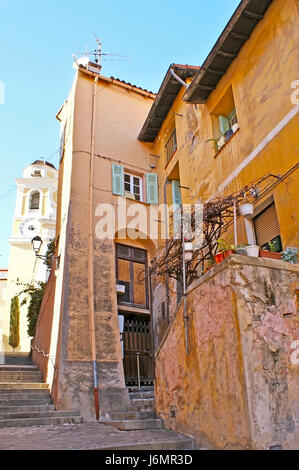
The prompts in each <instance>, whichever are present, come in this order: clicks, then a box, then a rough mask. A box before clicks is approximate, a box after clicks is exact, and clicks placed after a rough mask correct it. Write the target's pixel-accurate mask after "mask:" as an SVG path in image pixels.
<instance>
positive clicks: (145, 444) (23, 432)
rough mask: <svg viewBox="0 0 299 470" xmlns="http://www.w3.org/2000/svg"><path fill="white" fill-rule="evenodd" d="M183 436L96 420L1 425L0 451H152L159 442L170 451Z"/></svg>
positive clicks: (160, 430)
mask: <svg viewBox="0 0 299 470" xmlns="http://www.w3.org/2000/svg"><path fill="white" fill-rule="evenodd" d="M183 439H184V436H182V435H180V434H176V433H174V432H172V431H169V430H166V429H147V430H142V431H119V430H118V429H116V428H113V427H112V426H108V425H105V424H102V423H98V422H92V423H82V424H63V425H58V426H32V427H23V428H0V450H121V449H126V450H127V449H128V450H140V449H141V450H142V449H151V450H155V449H161V447H158V445H159V444H158V443H160V442H161V441H163V442H164V443H165V444H164V445H165V446H166V447H164V448H165V449H166V450H173V449H175V444H176V443H178V441H180V440H182V441H183ZM180 448H181V449H182V447H180ZM183 448H184V447H183ZM188 448H189V449H190V447H188Z"/></svg>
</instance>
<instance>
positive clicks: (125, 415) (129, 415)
mask: <svg viewBox="0 0 299 470" xmlns="http://www.w3.org/2000/svg"><path fill="white" fill-rule="evenodd" d="M152 418H155V416H154V413H153V411H144V412H138V411H119V412H114V413H111V419H112V420H117V421H119V420H129V419H132V420H144V419H152Z"/></svg>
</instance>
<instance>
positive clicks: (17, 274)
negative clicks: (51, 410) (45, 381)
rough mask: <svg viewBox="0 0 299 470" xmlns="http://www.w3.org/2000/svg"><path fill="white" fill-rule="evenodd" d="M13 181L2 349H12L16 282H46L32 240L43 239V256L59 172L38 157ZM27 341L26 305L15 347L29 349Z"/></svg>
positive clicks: (49, 234)
mask: <svg viewBox="0 0 299 470" xmlns="http://www.w3.org/2000/svg"><path fill="white" fill-rule="evenodd" d="M15 181H16V184H17V198H16V208H15V214H14V218H13V227H12V235H11V237H10V238H9V239H8V243H9V244H10V256H9V266H8V280H7V298H6V306H5V312H4V331H3V341H4V348H5V351H11V350H12V348H11V347H10V346H9V344H8V340H9V323H10V302H11V299H12V297H14V296H15V295H18V293H19V292H20V291H21V290H22V285H18V284H30V283H32V282H36V281H41V282H46V281H47V278H48V275H49V272H48V270H47V267H46V265H45V264H44V262H43V260H42V259H40V258H37V257H36V256H35V253H34V252H33V249H32V243H31V240H32V238H34V237H35V236H37V235H38V236H40V238H41V239H42V241H43V244H42V247H41V250H40V254H41V255H43V254H45V253H46V251H47V245H48V242H49V241H50V240H51V239H52V238H54V237H55V227H56V206H57V185H58V171H57V170H56V168H55V167H54V165H52V164H51V163H48V162H45V161H43V160H37V161H35V162H34V163H32V164H31V165H28V166H27V167H25V168H24V170H23V175H22V178H17V179H16V180H15ZM30 341H31V338H29V336H28V334H27V305H26V304H25V305H23V306H21V308H20V346H19V347H18V348H17V349H16V350H17V351H21V352H29V351H30Z"/></svg>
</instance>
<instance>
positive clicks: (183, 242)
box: [181, 205, 189, 356]
mask: <svg viewBox="0 0 299 470" xmlns="http://www.w3.org/2000/svg"><path fill="white" fill-rule="evenodd" d="M183 225H184V219H183V205H182V206H181V235H182V248H183V256H182V258H183V259H182V263H183V305H184V323H185V349H186V356H187V355H188V354H189V347H188V313H187V294H186V257H185V239H184V228H183Z"/></svg>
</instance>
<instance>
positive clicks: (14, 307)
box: [8, 295, 20, 349]
mask: <svg viewBox="0 0 299 470" xmlns="http://www.w3.org/2000/svg"><path fill="white" fill-rule="evenodd" d="M8 344H9V345H10V346H11V347H12V348H13V349H15V348H17V347H18V346H19V344H20V303H19V297H18V296H17V295H16V296H14V297H13V298H12V299H11V303H10V324H9V341H8Z"/></svg>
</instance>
